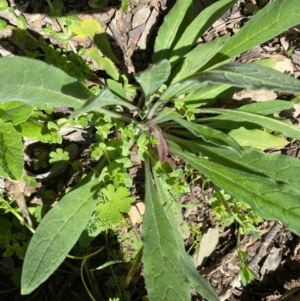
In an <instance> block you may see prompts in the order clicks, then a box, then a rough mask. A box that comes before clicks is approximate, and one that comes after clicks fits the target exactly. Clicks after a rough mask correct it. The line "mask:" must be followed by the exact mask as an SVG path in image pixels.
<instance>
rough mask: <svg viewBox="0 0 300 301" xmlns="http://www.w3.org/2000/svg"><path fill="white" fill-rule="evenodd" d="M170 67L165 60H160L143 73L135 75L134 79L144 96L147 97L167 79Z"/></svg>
mask: <svg viewBox="0 0 300 301" xmlns="http://www.w3.org/2000/svg"><path fill="white" fill-rule="evenodd" d="M170 71H171V65H170V63H169V62H168V61H167V60H162V61H160V62H158V63H156V64H154V65H151V66H150V67H148V68H147V69H146V70H145V71H142V72H140V73H138V74H136V75H135V76H134V77H135V79H136V81H137V82H138V83H139V84H140V85H141V87H142V89H143V91H144V93H145V96H146V97H149V96H150V95H151V94H153V93H154V92H155V91H157V90H158V89H159V88H160V86H161V85H162V84H163V83H164V82H165V81H166V80H167V79H168V77H169V75H170Z"/></svg>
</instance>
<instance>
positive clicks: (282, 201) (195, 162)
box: [169, 141, 300, 235]
mask: <svg viewBox="0 0 300 301" xmlns="http://www.w3.org/2000/svg"><path fill="white" fill-rule="evenodd" d="M169 146H170V151H171V152H172V153H173V154H175V155H177V156H179V157H180V158H181V159H182V160H184V161H185V162H187V163H188V164H190V165H191V166H193V167H194V168H196V169H197V170H199V171H200V172H201V173H202V174H204V175H205V176H206V177H207V178H209V179H210V180H212V181H213V182H214V183H216V184H217V185H218V186H219V187H221V188H223V189H225V191H227V192H228V193H229V194H230V195H231V196H233V197H235V198H236V199H237V200H242V201H243V202H246V203H248V204H249V205H250V206H251V207H252V208H253V210H254V211H255V213H256V214H258V215H259V216H261V217H262V218H264V219H268V220H277V221H281V222H282V223H284V224H285V226H286V227H287V228H289V229H290V230H291V231H293V232H294V233H295V234H297V235H300V224H299V219H300V193H299V190H298V189H293V188H292V187H291V186H289V185H286V184H279V183H277V182H275V181H274V180H272V179H268V178H265V177H259V176H256V175H253V174H250V173H246V172H242V171H240V170H238V169H231V168H228V167H225V166H222V165H220V164H217V163H214V162H211V161H209V160H206V159H203V158H199V157H197V156H195V155H193V154H191V153H190V152H187V151H186V150H184V149H183V148H181V147H180V146H178V145H177V144H176V143H174V142H172V141H169Z"/></svg>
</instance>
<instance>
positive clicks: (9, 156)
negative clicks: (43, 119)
mask: <svg viewBox="0 0 300 301" xmlns="http://www.w3.org/2000/svg"><path fill="white" fill-rule="evenodd" d="M23 150H24V145H23V143H22V136H21V134H20V133H19V132H17V131H16V130H15V128H14V127H13V125H12V123H10V122H4V121H3V120H1V119H0V177H3V178H10V179H12V180H20V179H21V177H22V174H23V165H24V161H23Z"/></svg>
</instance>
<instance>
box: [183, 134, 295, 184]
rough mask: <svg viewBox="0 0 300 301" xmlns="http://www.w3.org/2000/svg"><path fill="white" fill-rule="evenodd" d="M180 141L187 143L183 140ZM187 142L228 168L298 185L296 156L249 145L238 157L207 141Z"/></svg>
mask: <svg viewBox="0 0 300 301" xmlns="http://www.w3.org/2000/svg"><path fill="white" fill-rule="evenodd" d="M182 143H185V144H187V143H186V141H184V140H183V141H182ZM189 144H190V147H192V148H193V149H194V150H195V151H197V152H200V153H202V154H203V155H204V156H208V157H209V158H211V159H212V160H214V161H215V162H217V163H220V164H222V165H225V166H228V167H230V168H235V169H240V170H244V171H246V172H249V173H251V172H252V173H257V174H260V175H266V176H268V177H269V178H271V179H273V180H275V181H277V182H283V183H287V184H289V185H290V186H293V187H299V185H300V177H298V174H299V170H300V160H299V159H297V158H293V157H289V156H284V155H278V154H266V153H264V152H261V151H259V150H255V149H252V148H250V147H245V148H244V150H243V155H242V156H241V157H240V156H236V155H235V154H234V153H233V152H232V151H230V150H227V149H220V148H219V147H216V146H212V145H209V144H207V143H197V142H196V141H194V142H189Z"/></svg>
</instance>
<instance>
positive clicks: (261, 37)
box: [221, 0, 300, 58]
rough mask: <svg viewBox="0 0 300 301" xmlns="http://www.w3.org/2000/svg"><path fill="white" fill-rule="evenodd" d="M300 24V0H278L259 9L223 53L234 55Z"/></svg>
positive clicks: (225, 47)
mask: <svg viewBox="0 0 300 301" xmlns="http://www.w3.org/2000/svg"><path fill="white" fill-rule="evenodd" d="M297 24H300V6H299V1H298V0H276V1H274V2H273V3H270V4H268V5H267V6H266V7H265V8H263V9H262V10H260V11H258V12H257V13H256V14H255V15H254V16H253V17H252V18H251V19H250V20H249V21H248V22H247V23H246V24H245V25H244V26H243V27H242V28H241V29H240V30H239V31H238V32H237V33H236V34H235V35H234V36H233V37H232V38H231V39H230V41H229V42H228V43H227V44H226V45H225V46H224V48H223V49H222V50H221V54H222V55H224V56H225V57H226V58H227V57H234V56H236V55H238V54H240V53H242V52H244V51H246V50H248V49H250V48H252V47H254V46H257V45H260V44H262V43H263V42H266V41H268V40H270V39H271V38H273V37H275V36H277V35H279V34H281V33H282V32H283V31H285V30H286V29H288V28H290V27H293V26H295V25H297Z"/></svg>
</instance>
